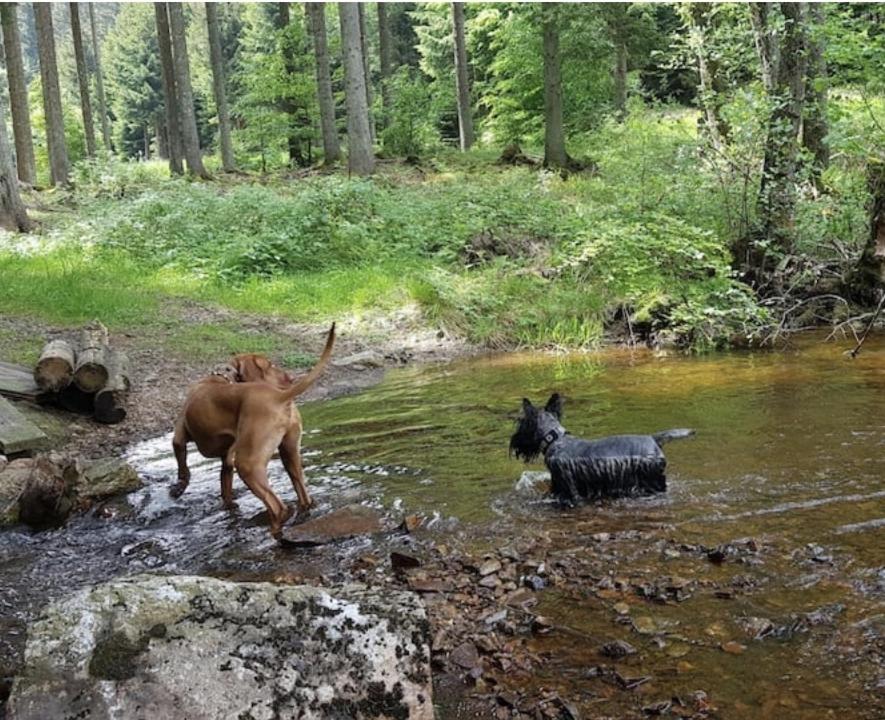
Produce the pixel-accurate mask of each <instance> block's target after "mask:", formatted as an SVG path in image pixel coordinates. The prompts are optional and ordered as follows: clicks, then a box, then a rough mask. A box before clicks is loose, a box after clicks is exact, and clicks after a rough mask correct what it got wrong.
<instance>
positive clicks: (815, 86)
mask: <svg viewBox="0 0 885 720" xmlns="http://www.w3.org/2000/svg"><path fill="white" fill-rule="evenodd" d="M808 13H809V18H810V20H811V23H810V24H811V28H810V30H811V31H810V34H809V42H808V69H807V71H806V73H805V118H804V120H803V124H802V144H803V145H804V146H805V147H806V149H808V151H809V152H811V155H812V157H813V158H814V159H813V161H812V167H811V170H812V177H813V179H814V183H815V186H816V187H817V189H818V190H820V189H821V188H820V175H821V173H822V172H823V171H824V170H826V169H827V168H828V167H829V165H830V147H829V144H828V143H827V135H828V134H829V123H828V121H827V63H826V60H825V58H824V46H823V42H822V41H821V38H820V33H821V31H822V29H823V23H824V6H823V5H821V4H818V3H811V4H809V6H808Z"/></svg>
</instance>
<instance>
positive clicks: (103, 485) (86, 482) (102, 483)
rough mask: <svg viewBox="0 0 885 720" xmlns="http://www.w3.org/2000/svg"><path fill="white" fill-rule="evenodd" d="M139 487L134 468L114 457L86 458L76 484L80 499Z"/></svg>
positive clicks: (128, 490) (108, 494) (92, 498)
mask: <svg viewBox="0 0 885 720" xmlns="http://www.w3.org/2000/svg"><path fill="white" fill-rule="evenodd" d="M140 487H141V480H140V479H139V477H138V473H137V472H136V471H135V468H134V467H132V466H131V465H130V464H129V463H127V462H126V461H125V460H121V459H120V458H115V457H107V458H102V459H101V460H88V461H86V462H84V463H83V474H82V476H81V477H80V481H79V483H78V485H77V498H78V499H79V500H80V501H91V500H101V499H103V498H106V497H110V496H112V495H119V494H122V493H129V492H132V491H133V490H138V488H140Z"/></svg>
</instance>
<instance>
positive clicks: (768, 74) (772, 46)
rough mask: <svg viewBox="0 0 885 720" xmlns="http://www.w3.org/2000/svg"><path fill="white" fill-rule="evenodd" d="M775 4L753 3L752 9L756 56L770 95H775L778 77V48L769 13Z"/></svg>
mask: <svg viewBox="0 0 885 720" xmlns="http://www.w3.org/2000/svg"><path fill="white" fill-rule="evenodd" d="M772 4H773V3H767V2H761V3H760V2H752V3H749V7H750V23H751V25H752V26H753V40H754V42H755V43H756V54H757V55H758V57H759V66H760V69H761V72H762V85H763V86H764V87H765V92H767V93H768V94H769V95H771V94H773V93H774V86H775V81H776V75H777V65H778V47H777V42H776V36H775V31H774V29H773V28H772V27H771V23H769V21H768V11H769V9H770V7H769V6H770V5H772Z"/></svg>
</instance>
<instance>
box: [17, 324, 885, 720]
mask: <svg viewBox="0 0 885 720" xmlns="http://www.w3.org/2000/svg"><path fill="white" fill-rule="evenodd" d="M843 349H844V348H842V347H839V346H838V345H835V344H822V343H820V342H819V341H816V342H812V341H806V342H804V343H803V344H802V346H801V347H800V348H798V349H793V350H789V351H785V352H778V353H755V354H723V355H715V356H709V357H700V358H698V357H684V356H678V355H671V356H665V357H655V356H653V355H652V354H650V353H645V352H636V353H632V352H627V351H616V352H613V351H610V352H605V353H600V354H598V355H572V356H549V355H540V354H532V355H505V356H498V357H490V358H485V359H478V360H469V361H463V362H457V363H453V364H450V365H444V366H436V367H424V368H410V369H405V370H402V371H398V372H395V373H391V374H390V376H389V377H388V379H387V380H385V382H384V383H382V384H381V385H379V386H378V387H376V388H373V389H371V390H369V391H367V392H365V393H363V394H361V395H356V396H351V397H345V398H340V399H337V400H334V401H330V402H327V403H322V404H308V405H305V406H304V407H303V408H302V414H303V416H304V419H305V426H306V428H307V429H308V434H307V435H306V437H305V441H304V444H305V448H306V451H307V452H306V455H307V457H306V462H307V468H306V469H307V475H308V482H309V485H310V486H311V488H312V492H313V493H314V496H315V498H316V499H317V500H318V502H319V512H322V511H323V510H325V509H328V508H329V507H332V506H337V505H341V504H343V503H344V502H351V501H356V502H362V503H366V504H371V505H374V506H376V507H383V508H386V509H387V511H388V513H389V514H390V516H391V517H398V516H400V515H401V514H402V513H404V512H421V513H424V514H426V515H428V516H429V517H431V518H432V519H431V522H430V528H431V532H432V533H434V534H436V535H437V536H438V537H439V538H440V539H444V538H446V537H447V536H451V535H452V534H457V535H458V537H460V538H462V539H466V540H465V541H466V542H468V543H472V544H473V545H475V546H476V547H481V546H483V545H495V544H501V543H504V542H506V541H508V539H510V538H513V537H518V536H521V535H524V534H526V533H534V534H538V533H540V534H544V533H547V534H548V535H549V536H551V537H552V538H553V540H552V541H551V542H552V545H551V552H553V553H554V554H555V553H559V554H560V555H561V556H562V557H564V558H570V557H571V558H576V559H578V560H580V561H582V562H585V563H586V564H587V566H588V567H590V568H591V571H592V572H590V573H589V574H588V576H587V579H586V587H585V588H584V587H578V588H577V589H575V587H574V586H571V587H570V588H569V589H568V590H567V591H566V590H560V589H556V588H553V589H549V590H545V591H544V592H542V593H540V597H541V598H542V601H541V606H540V610H541V611H543V612H544V613H545V614H546V615H547V616H549V617H550V618H551V619H552V620H553V621H554V623H555V624H556V625H558V626H559V627H560V628H561V629H560V631H557V632H554V633H552V634H551V635H549V636H545V637H540V638H538V639H537V640H536V641H535V644H536V650H537V651H538V652H539V653H541V655H542V657H543V658H544V662H543V664H542V666H541V668H540V670H538V671H536V672H534V673H532V674H531V675H527V676H525V677H515V678H514V680H515V681H516V682H518V683H519V684H520V685H521V686H522V687H525V688H536V687H540V686H544V687H546V688H551V689H553V690H556V691H558V692H560V693H562V694H563V696H568V697H571V698H576V704H577V705H578V706H579V708H580V709H581V710H582V711H583V713H584V716H585V717H601V716H612V717H633V716H634V715H637V716H641V715H642V712H641V707H642V706H643V705H649V704H653V703H656V702H659V701H667V700H670V699H671V698H672V697H673V696H677V697H679V698H680V699H682V700H683V701H684V702H685V703H686V704H689V705H690V704H691V703H692V702H694V701H693V699H692V698H693V694H694V693H695V692H696V691H698V690H703V691H704V692H706V693H707V695H708V698H709V701H710V702H711V703H712V704H713V705H715V706H716V707H717V708H718V709H719V710H718V716H720V717H726V718H767V717H777V718H778V719H779V720H791V719H792V718H803V719H804V718H819V717H820V718H827V717H869V718H873V717H882V716H883V713H885V707H883V705H882V692H883V687H885V682H883V678H882V670H883V666H882V650H883V645H882V642H883V641H882V637H883V633H882V631H883V626H885V606H883V601H885V549H883V548H885V410H883V408H885V339H883V338H871V339H870V340H868V341H867V343H866V345H865V346H864V350H863V352H862V353H861V354H860V356H859V357H858V358H857V359H855V360H850V359H847V358H846V357H845V356H844V355H843V354H842V350H843ZM553 391H559V392H561V393H562V394H563V395H564V396H565V398H566V405H565V418H564V424H565V426H566V427H567V428H568V429H569V430H570V431H571V432H572V433H574V434H576V435H581V436H585V437H596V436H601V435H606V434H614V433H623V432H636V433H639V432H654V431H658V430H663V429H667V428H671V427H693V428H695V429H696V430H697V436H696V437H695V438H693V439H691V440H686V441H680V442H676V443H673V444H670V445H667V446H666V448H665V449H666V452H667V457H668V461H669V491H668V493H667V494H666V495H662V496H658V497H654V498H647V499H633V500H621V501H617V502H612V503H603V504H599V505H593V506H587V507H583V508H579V509H577V510H574V511H570V512H567V513H564V512H562V511H560V510H558V509H556V508H555V507H554V506H553V505H552V504H550V503H548V502H546V501H545V500H544V499H543V498H539V497H537V496H535V495H532V494H528V495H527V494H524V493H522V492H519V491H517V490H516V489H515V488H514V485H515V483H516V481H517V480H518V479H519V477H520V474H521V473H522V472H523V470H524V469H525V467H524V466H523V465H522V464H521V463H518V462H516V461H514V460H512V459H510V458H509V457H508V455H507V449H506V448H507V441H508V438H509V434H510V432H511V431H512V424H513V419H514V418H515V417H516V413H517V411H518V408H519V401H520V399H521V398H522V397H523V396H527V397H530V398H532V399H533V400H534V401H536V402H540V401H544V400H546V398H547V397H548V396H549V394H550V393H551V392H553ZM168 447H169V445H168V438H160V439H158V440H156V441H151V442H148V443H143V444H141V445H139V446H137V447H135V448H134V449H133V451H132V453H131V459H132V460H133V461H134V462H135V463H136V464H137V465H138V466H139V468H140V469H141V470H142V471H143V473H144V474H145V476H146V478H147V480H148V482H147V485H146V487H145V488H144V489H143V490H141V491H138V492H137V493H134V494H133V495H131V496H129V497H128V499H125V500H122V501H118V502H116V503H113V504H111V505H110V506H109V507H108V512H106V513H105V515H108V514H110V515H113V517H112V518H110V519H106V518H102V517H99V516H98V515H96V514H90V515H85V516H81V517H78V518H75V519H74V520H72V521H71V522H70V523H69V524H68V526H67V527H66V528H63V529H61V530H58V531H54V532H49V533H41V534H31V533H30V532H27V531H22V530H11V531H5V532H2V533H0V675H3V674H4V673H3V672H2V670H3V669H4V667H5V668H6V674H7V675H8V674H9V673H12V672H14V670H15V667H16V666H17V664H18V662H19V661H20V653H21V646H22V641H23V637H24V635H23V633H24V627H25V625H26V623H27V622H28V621H29V620H30V619H31V618H32V617H33V616H34V614H35V613H36V612H38V611H39V608H40V607H41V606H42V604H43V603H45V602H46V601H47V600H48V599H50V598H52V597H55V596H58V595H60V594H63V593H65V592H69V591H70V590H71V589H73V588H76V587H79V586H82V585H84V584H90V583H95V582H99V581H102V580H105V579H107V578H109V577H114V576H117V575H122V574H128V573H132V572H140V571H144V570H146V569H147V570H156V571H159V572H172V573H207V574H213V575H219V576H231V577H274V576H277V575H281V576H285V577H287V578H288V579H291V578H292V577H304V578H306V579H308V580H309V579H310V578H311V577H316V576H318V575H323V576H324V577H325V578H326V579H327V580H333V581H334V580H336V579H344V578H345V577H346V574H345V572H344V569H345V568H346V567H347V566H348V563H347V562H346V560H347V558H354V557H356V556H358V555H359V554H360V553H364V552H366V551H367V550H369V549H374V550H378V549H379V548H378V547H374V546H373V545H372V543H373V542H377V541H371V540H355V541H350V542H348V543H345V544H343V545H339V546H335V547H333V548H324V549H319V550H316V551H302V552H298V553H293V552H292V551H284V550H280V549H279V548H277V547H276V546H275V544H274V543H273V542H272V541H271V540H270V538H269V537H268V535H267V530H266V527H264V526H263V524H262V523H263V520H262V515H261V512H260V511H261V506H260V504H258V502H257V501H256V500H255V499H254V498H252V497H251V495H249V494H248V493H247V492H245V491H244V490H242V487H241V486H240V485H239V483H237V486H238V487H239V490H240V495H239V501H240V505H241V510H240V513H239V514H238V515H234V516H231V515H229V514H227V513H225V512H224V511H222V510H221V509H220V508H219V502H218V494H217V493H218V489H217V488H218V485H217V483H218V481H217V467H216V465H215V464H214V463H211V462H207V461H202V460H200V459H199V458H197V457H193V458H192V467H193V468H194V470H195V472H194V478H193V480H192V484H191V487H190V489H189V490H188V492H187V493H186V494H185V495H184V496H183V497H182V498H181V499H180V500H171V499H170V498H169V497H168V493H167V484H168V481H169V479H170V478H171V477H172V476H173V474H174V469H173V468H174V463H173V461H172V458H171V457H170V453H169V451H168ZM530 469H532V470H542V469H543V466H541V465H537V466H532V467H531V468H530ZM272 470H273V472H272V476H273V478H274V483H275V486H276V487H277V488H278V490H279V491H280V492H281V494H283V495H284V497H285V499H287V500H293V499H294V498H293V493H292V490H291V486H290V485H289V484H288V481H286V480H285V479H284V475H283V473H282V470H281V468H280V467H278V463H277V462H274V463H273V467H272ZM600 532H607V533H610V534H611V539H610V540H607V541H596V540H594V539H592V536H593V535H594V534H596V533H600ZM720 545H723V546H724V547H725V551H726V558H725V561H724V562H723V563H721V564H715V563H712V562H710V561H709V560H708V559H707V552H706V551H707V550H708V549H711V548H714V547H716V546H720ZM674 577H675V578H676V581H675V584H677V585H682V588H683V589H682V590H680V591H679V595H680V600H679V601H677V599H676V597H675V596H667V591H664V593H663V595H661V594H660V593H652V594H653V595H654V594H657V595H658V597H656V598H647V597H642V595H641V594H640V593H637V588H641V587H643V586H645V587H649V586H657V585H661V586H665V585H667V584H668V583H670V584H673V583H674V580H673V578H674ZM665 596H667V597H665ZM683 596H685V599H683ZM662 600H665V601H662ZM751 617H755V618H764V619H765V620H767V621H769V622H770V623H771V625H772V627H773V629H774V631H775V632H773V633H772V634H769V635H768V636H767V637H765V638H763V639H759V640H754V639H752V638H751V637H750V635H748V634H747V632H746V630H745V629H744V625H745V624H746V622H745V619H746V618H751ZM614 639H624V640H627V641H628V642H630V643H631V644H632V645H633V646H634V647H636V648H637V650H639V653H637V655H634V656H631V657H628V658H626V659H624V660H618V661H613V660H611V659H607V658H605V657H603V656H602V655H600V653H599V651H598V649H599V646H600V645H601V644H603V643H605V642H608V641H610V640H614ZM729 642H735V643H739V644H740V645H742V646H744V649H743V650H742V651H741V653H740V654H731V653H729V652H725V651H723V650H722V649H721V647H722V646H723V645H726V644H727V643H729ZM728 647H732V648H733V647H734V646H728ZM600 665H602V666H606V667H611V668H616V669H617V671H618V672H620V674H621V675H622V676H628V677H639V676H643V677H645V676H647V677H650V678H651V679H650V680H649V681H647V682H645V683H643V684H641V685H639V686H638V687H637V688H636V689H634V690H629V691H624V690H622V689H620V688H615V687H614V686H613V685H612V682H611V676H610V675H604V674H603V675H600V674H599V672H598V671H595V670H593V668H594V667H596V666H600ZM0 715H2V710H0Z"/></svg>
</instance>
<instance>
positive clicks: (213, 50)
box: [204, 2, 234, 172]
mask: <svg viewBox="0 0 885 720" xmlns="http://www.w3.org/2000/svg"><path fill="white" fill-rule="evenodd" d="M204 5H205V6H206V27H207V30H208V32H209V55H210V58H211V61H212V89H213V91H214V93H215V107H216V109H217V111H218V135H219V138H220V145H221V167H222V168H223V169H224V171H225V172H233V170H234V150H233V145H232V144H231V138H230V112H229V111H228V107H227V91H226V90H225V87H224V59H223V58H222V55H221V33H220V32H219V30H218V6H217V5H216V4H215V3H211V2H207V3H204Z"/></svg>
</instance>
